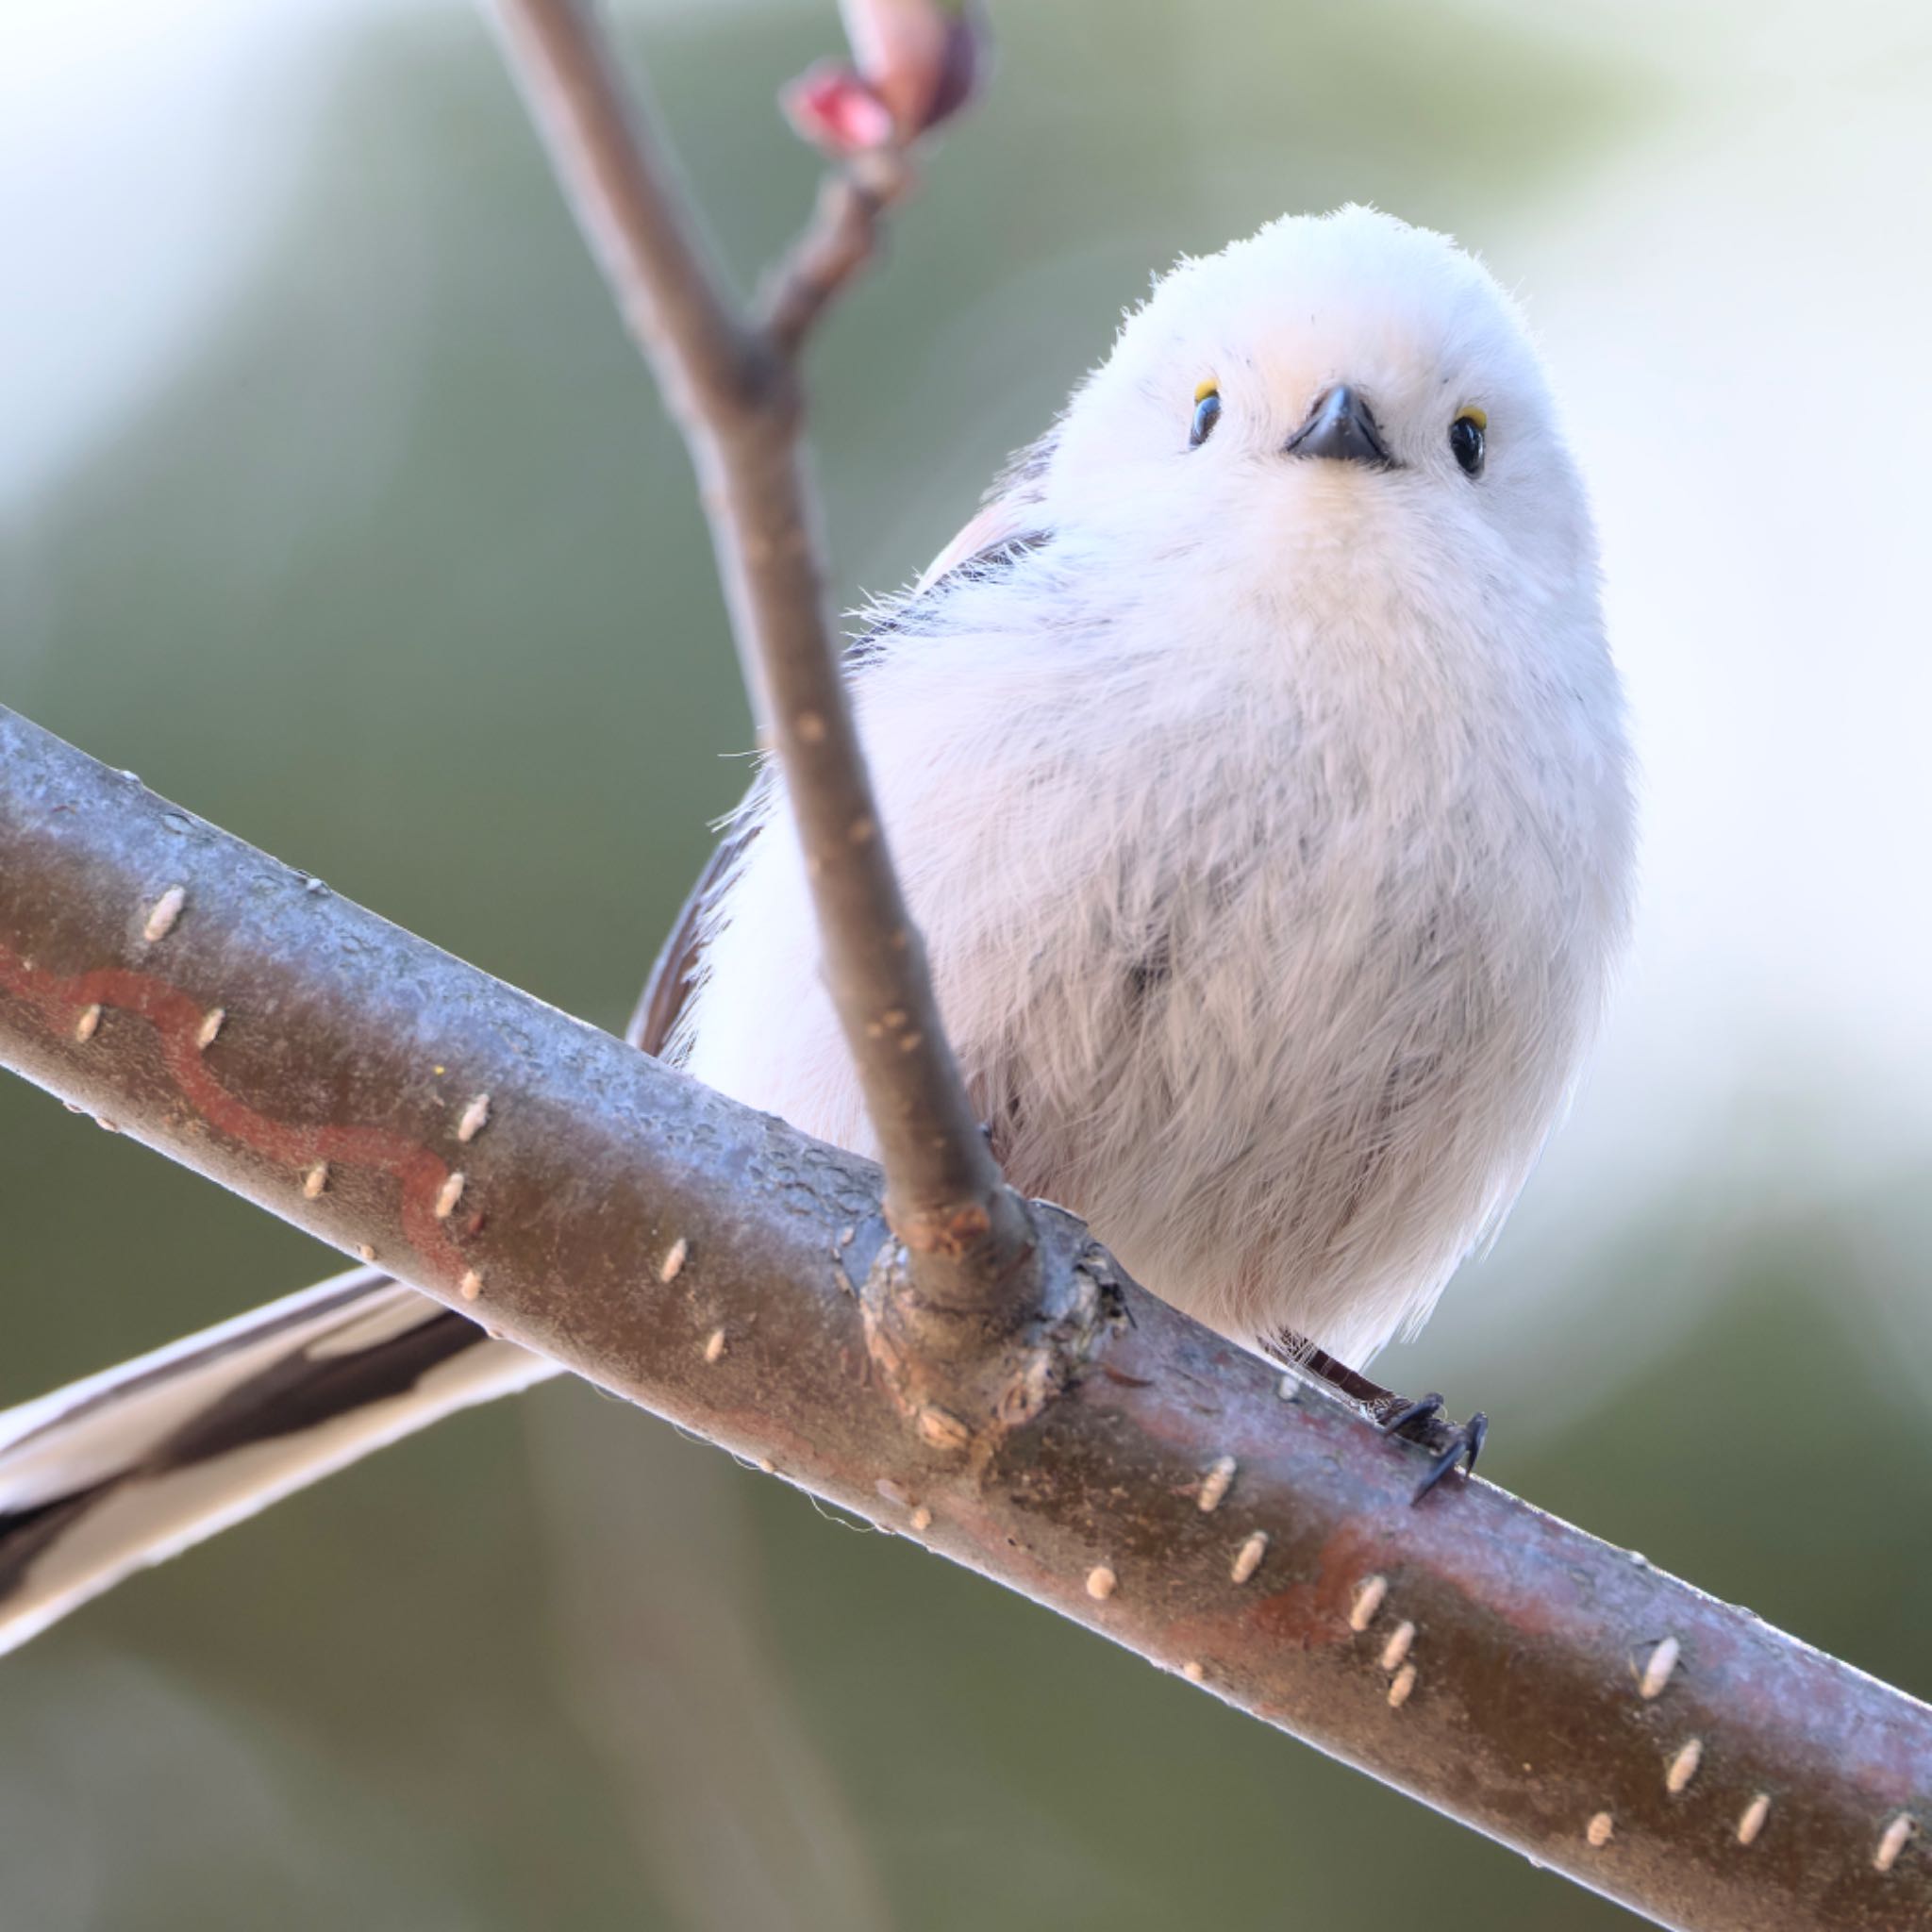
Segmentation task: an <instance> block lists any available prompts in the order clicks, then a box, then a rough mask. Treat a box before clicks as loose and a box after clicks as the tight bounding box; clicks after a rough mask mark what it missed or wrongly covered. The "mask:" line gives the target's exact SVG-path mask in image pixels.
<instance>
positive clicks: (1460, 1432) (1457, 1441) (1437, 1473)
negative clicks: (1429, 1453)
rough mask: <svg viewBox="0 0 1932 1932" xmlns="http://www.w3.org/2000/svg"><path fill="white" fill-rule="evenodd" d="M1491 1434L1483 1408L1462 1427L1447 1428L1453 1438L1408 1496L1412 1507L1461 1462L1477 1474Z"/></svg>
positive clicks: (1461, 1425)
mask: <svg viewBox="0 0 1932 1932" xmlns="http://www.w3.org/2000/svg"><path fill="white" fill-rule="evenodd" d="M1489 1433H1490V1419H1489V1417H1488V1416H1486V1415H1485V1414H1484V1413H1483V1412H1482V1410H1481V1409H1477V1410H1476V1412H1475V1413H1474V1415H1473V1416H1471V1417H1470V1419H1469V1420H1468V1421H1467V1422H1466V1423H1463V1424H1460V1425H1459V1426H1458V1425H1456V1424H1450V1425H1449V1426H1448V1429H1447V1434H1448V1436H1449V1441H1448V1442H1447V1444H1446V1445H1445V1446H1444V1447H1443V1448H1442V1449H1441V1451H1440V1452H1439V1453H1438V1455H1437V1457H1436V1459H1435V1461H1433V1462H1432V1463H1430V1465H1429V1473H1428V1474H1427V1475H1425V1476H1424V1477H1423V1479H1422V1481H1421V1482H1419V1483H1418V1484H1417V1485H1416V1486H1415V1494H1414V1495H1412V1496H1411V1497H1410V1498H1409V1499H1408V1501H1409V1507H1411V1508H1413V1507H1415V1505H1416V1504H1418V1503H1420V1502H1421V1501H1422V1499H1423V1498H1424V1496H1426V1495H1427V1494H1428V1493H1429V1491H1431V1490H1433V1489H1434V1488H1435V1487H1436V1485H1437V1484H1438V1483H1439V1482H1441V1480H1442V1478H1443V1477H1444V1476H1445V1475H1447V1474H1449V1472H1450V1471H1451V1470H1452V1469H1454V1468H1455V1467H1456V1465H1457V1463H1458V1462H1460V1463H1462V1464H1464V1466H1465V1467H1466V1468H1468V1469H1469V1470H1470V1471H1471V1472H1472V1473H1473V1472H1474V1469H1475V1459H1476V1457H1478V1456H1480V1455H1481V1454H1482V1449H1483V1439H1484V1438H1485V1437H1486V1436H1488V1434H1489Z"/></svg>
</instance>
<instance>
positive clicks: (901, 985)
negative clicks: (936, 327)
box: [502, 0, 1036, 1353]
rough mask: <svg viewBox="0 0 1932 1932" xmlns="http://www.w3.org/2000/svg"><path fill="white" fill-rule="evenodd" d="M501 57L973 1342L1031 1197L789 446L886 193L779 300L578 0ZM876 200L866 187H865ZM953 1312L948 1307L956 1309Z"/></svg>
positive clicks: (946, 1299) (930, 1251) (813, 246)
mask: <svg viewBox="0 0 1932 1932" xmlns="http://www.w3.org/2000/svg"><path fill="white" fill-rule="evenodd" d="M502 12H503V17H504V19H505V21H506V23H507V25H508V37H507V38H508V46H509V49H510V56H511V64H512V66H513V67H514V69H515V71H516V75H517V77H518V80H519V82H520V84H521V85H522V87H523V89H524V91H525V95H526V96H527V98H528V100H529V103H530V106H531V110H532V112H533V114H534V116H535V118H536V120H537V123H538V125H539V126H540V127H541V130H542V133H543V136H544V140H545V142H546V144H547V146H548V148H549V151H550V156H551V159H552V163H553V165H554V166H555V168H556V171H557V174H558V179H559V181H560V182H561V184H562V186H563V189H564V192H565V194H566V196H567V198H568V199H569V201H570V203H571V206H572V208H574V210H575V213H576V216H577V219H578V222H579V223H580V225H582V226H583V228H584V230H585V232H586V234H587V235H588V236H589V237H590V238H591V242H592V245H593V246H594V247H595V249H596V252H597V255H598V258H599V259H600V260H601V261H602V262H603V264H604V268H605V273H606V275H607V276H608V279H609V282H610V285H611V289H612V292H613V294H614V295H615V297H616V299H617V301H618V303H619V305H620V307H621V308H622V310H623V312H624V315H625V319H626V320H627V321H628V323H629V324H630V326H631V329H632V332H633V334H634V336H635V338H636V340H637V342H638V345H639V347H640V348H641V350H642V351H643V353H644V355H645V357H646V358H647V359H648V360H649V362H650V364H651V367H652V369H653V371H654V372H655V374H656V375H657V377H658V382H659V384H660V385H661V386H662V388H663V390H664V391H665V394H666V396H667V397H668V398H670V400H671V403H672V407H673V410H674V413H675V416H676V419H677V422H678V425H679V426H680V428H681V429H682V430H683V432H684V437H685V441H686V444H687V446H688V447H689V448H690V450H691V459H692V462H693V464H694V465H695V467H696V470H697V474H698V479H699V485H700V491H701V494H702V497H703V501H704V506H705V511H706V515H707V517H708V520H709V523H710V528H711V540H712V543H713V546H714V548H715V549H716V552H717V557H718V563H719V570H720V575H721V576H722V577H723V579H724V586H725V591H726V601H727V604H728V606H729V608H730V612H731V619H732V625H733V628H734V631H735V633H736V636H737V639H738V645H739V653H740V657H741V659H742V660H743V661H744V663H745V664H746V666H747V675H748V676H749V677H750V679H751V681H752V683H753V688H754V694H755V696H757V695H758V694H759V692H760V691H762V695H763V697H764V698H765V700H766V703H765V705H764V707H763V709H764V711H765V714H766V715H767V717H768V718H769V720H770V723H769V725H768V729H769V730H770V732H771V735H772V738H773V741H774V743H775V746H776V749H777V753H778V757H779V761H780V764H781V766H782V768H783V772H784V775H785V783H786V788H787V791H788V794H789V798H790V803H791V813H792V817H793V820H794V822H795V823H796V824H797V826H798V831H799V837H800V841H801V843H802V845H803V847H804V851H805V858H806V865H807V869H808V873H809V874H810V880H811V890H812V894H813V901H814V904H815V907H816V909H817V912H818V923H819V932H820V940H821V944H822V946H823V949H824V966H825V979H826V983H827V985H828V987H829V989H830V991H831V994H832V999H833V1002H834V1004H835V1006H836V1007H837V1008H838V1012H839V1018H840V1021H841V1025H842V1027H843V1029H844V1034H845V1038H846V1041H847V1043H848V1045H849V1047H850V1049H851V1052H852V1056H853V1058H854V1060H855V1061H856V1063H857V1065H858V1074H859V1079H860V1083H861V1086H862V1089H863V1091H864V1094H865V1101H866V1108H867V1112H868V1114H869V1116H870V1118H871V1121H872V1125H873V1131H874V1135H875V1137H876V1139H877V1141H878V1146H879V1151H880V1156H881V1159H882V1162H883V1164H884V1167H885V1170H886V1200H887V1208H888V1212H889V1214H890V1216H891V1226H892V1229H893V1232H894V1233H895V1234H896V1235H897V1236H898V1238H899V1240H900V1241H902V1242H903V1243H904V1244H905V1246H906V1248H907V1249H908V1251H909V1254H910V1257H911V1268H912V1274H913V1288H914V1290H915V1291H916V1295H915V1297H912V1298H908V1305H910V1303H911V1302H913V1301H916V1306H917V1308H918V1309H919V1310H922V1311H924V1312H925V1313H926V1314H927V1315H929V1316H931V1317H932V1318H933V1320H932V1321H931V1322H930V1323H928V1324H926V1326H925V1327H924V1328H923V1329H922V1342H923V1344H924V1345H925V1346H927V1347H929V1348H931V1349H932V1350H934V1351H935V1352H941V1353H942V1352H944V1350H945V1348H946V1347H947V1346H948V1345H949V1344H951V1345H957V1346H958V1348H959V1349H960V1350H961V1351H963V1352H966V1353H971V1352H972V1350H973V1349H974V1348H975V1347H976V1345H977V1337H978V1334H979V1332H980V1331H981V1330H982V1329H983V1328H984V1327H985V1326H987V1325H989V1324H990V1325H991V1326H993V1327H995V1328H1003V1327H1010V1326H1012V1325H1014V1324H1017V1323H1018V1322H1019V1321H1020V1320H1021V1319H1022V1318H1023V1317H1024V1314H1025V1313H1026V1312H1027V1311H1028V1309H1029V1308H1030V1307H1031V1306H1032V1305H1033V1301H1034V1292H1035V1288H1036V1283H1035V1281H1034V1277H1033V1274H1032V1271H1031V1270H1030V1269H1029V1268H1028V1267H1027V1265H1026V1257H1027V1256H1028V1254H1029V1253H1030V1250H1031V1243H1032V1233H1031V1228H1030V1219H1029V1215H1028V1212H1027V1209H1026V1207H1025V1204H1024V1202H1023V1201H1021V1200H1020V1198H1019V1197H1018V1196H1017V1195H1016V1194H1014V1193H1013V1191H1011V1190H1010V1189H1009V1188H1008V1187H1007V1186H1006V1185H1005V1183H1004V1181H1003V1180H1002V1178H1001V1175H1000V1172H999V1168H998V1166H997V1164H996V1163H995V1162H994V1160H993V1159H992V1157H991V1153H990V1151H989V1150H988V1148H987V1145H986V1141H985V1137H984V1136H983V1135H982V1134H981V1133H980V1131H979V1126H978V1122H977V1118H976V1116H975V1114H974V1108H973V1107H972V1105H971V1103H970V1101H969V1100H968V1097H967V1093H966V1089H965V1084H964V1082H963V1081H962V1079H961V1078H960V1075H959V1071H958V1065H957V1063H956V1062H955V1060H954V1058H953V1052H952V1048H951V1046H950V1045H949V1044H948V1042H947V1041H946V1037H945V1032H944V1029H943V1027H942V1025H941V1020H940V1013H939V1007H938V1002H937V1001H936V999H935V998H934V995H933V991H932V982H931V977H930V975H929V974H928V973H927V970H926V965H925V957H924V947H923V946H922V945H921V943H920V940H919V936H918V933H917V932H916V930H915V929H914V927H913V924H912V921H911V918H910V916H909V914H908V911H907V908H906V905H905V901H904V898H903V896H902V895H901V893H900V891H899V885H898V880H897V878H896V877H895V875H894V874H893V870H892V865H891V858H890V856H889V854H888V851H887V845H886V839H885V835H884V832H883V830H882V828H881V825H880V823H879V812H878V807H877V803H876V801H875V799H874V795H873V791H872V785H871V781H870V779H869V777H868V775H867V774H866V770H865V763H864V758H863V755H862V753H861V751H860V748H859V744H858V733H857V730H856V728H855V726H854V724H853V720H852V714H851V710H850V708H849V706H848V704H847V702H846V697H845V691H844V684H843V680H842V677H841V674H840V670H839V660H838V653H837V649H836V646H835V642H834V625H833V623H832V619H831V612H830V608H829V603H828V599H827V594H826V590H825V581H824V566H823V562H822V558H821V549H820V544H819V541H818V521H817V517H816V514H815V511H814V508H813V504H812V500H811V495H810V491H809V487H808V483H807V480H806V475H805V464H804V459H803V451H802V448H801V444H800V433H799V425H800V407H799V395H798V390H797V385H796V378H795V374H794V371H793V367H792V362H791V354H792V352H793V351H795V349H796V348H797V346H798V344H799V343H800V342H801V341H803V340H804V337H805V335H806V333H807V331H808V328H809V326H810V325H811V323H812V321H813V320H814V319H815V318H816V317H817V316H819V315H820V314H822V313H823V312H824V308H825V306H826V304H827V303H828V302H829V301H830V300H831V298H832V296H833V295H834V294H835V293H836V292H837V291H838V290H839V289H840V288H841V287H842V286H843V285H844V284H845V282H846V280H847V279H848V278H849V277H850V275H852V274H853V273H854V272H855V271H856V270H857V268H858V266H859V265H860V263H861V262H862V261H863V260H864V259H865V258H866V256H867V255H868V254H869V252H870V249H871V244H872V231H873V227H874V220H875V217H876V213H877V207H878V206H883V199H882V198H880V197H879V196H878V195H877V193H876V192H875V191H874V190H865V189H862V187H861V186H860V184H859V182H858V176H857V175H852V176H849V177H847V179H846V183H845V185H844V187H842V188H841V186H840V185H838V184H837V183H835V185H834V188H833V189H832V191H831V192H830V193H829V195H828V196H827V198H826V199H825V201H824V203H822V205H821V210H820V216H819V221H818V223H817V225H816V226H815V227H814V229H813V230H812V231H811V232H810V234H808V238H807V241H806V242H804V243H803V244H802V245H801V247H800V249H799V250H798V251H796V252H795V253H794V255H793V257H792V260H791V269H790V271H789V272H788V273H787V274H786V275H785V276H784V277H783V278H782V280H781V282H780V284H779V286H778V291H777V293H776V294H775V295H774V299H773V302H772V305H771V313H772V315H773V318H774V324H775V325H777V333H775V334H774V333H767V332H764V331H761V330H758V329H757V328H754V327H753V326H751V325H749V324H747V323H746V322H745V321H744V320H743V319H742V317H741V314H740V313H739V312H738V311H737V309H736V308H734V307H733V306H732V305H731V304H730V303H729V301H728V300H727V298H726V297H725V296H724V294H723V292H722V291H721V287H720V281H719V277H718V275H717V274H716V273H715V271H714V270H713V268H712V267H711V264H710V259H709V257H708V253H707V251H706V250H705V249H704V247H703V246H702V245H701V244H700V243H699V242H698V241H697V239H696V235H695V224H694V223H693V222H692V220H691V217H690V216H689V215H688V213H687V212H686V211H685V208H684V206H683V203H682V201H681V199H680V197H679V196H678V195H677V193H676V192H675V188H674V186H673V182H672V176H671V171H670V167H669V163H668V161H667V160H666V158H665V155H664V150H663V144H662V142H661V141H660V140H659V139H658V135H657V133H656V131H655V128H654V126H653V124H652V121H651V118H650V115H649V112H648V110H647V108H645V107H644V106H643V104H642V103H641V102H638V103H628V104H627V103H626V101H625V95H624V92H623V90H622V88H621V87H620V85H619V83H618V80H617V78H616V66H615V62H614V58H613V56H612V54H611V52H610V49H609V47H608V43H607V42H606V41H605V40H604V38H603V36H602V33H601V31H600V30H599V28H598V27H597V25H596V24H595V20H594V17H593V15H592V13H591V9H590V8H587V7H585V6H583V5H580V4H577V0H503V5H502ZM874 202H876V204H877V205H876V206H874V205H873V204H874ZM960 1317H964V1318H966V1319H965V1321H964V1323H963V1324H961V1323H960V1322H959V1321H958V1319H957V1318H960Z"/></svg>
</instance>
